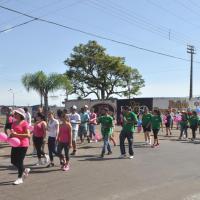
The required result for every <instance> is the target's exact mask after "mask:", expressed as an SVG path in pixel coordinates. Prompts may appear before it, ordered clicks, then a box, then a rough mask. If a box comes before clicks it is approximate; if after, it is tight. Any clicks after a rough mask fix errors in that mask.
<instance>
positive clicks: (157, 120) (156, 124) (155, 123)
mask: <svg viewBox="0 0 200 200" xmlns="http://www.w3.org/2000/svg"><path fill="white" fill-rule="evenodd" d="M151 125H152V131H153V136H154V143H153V145H152V146H151V147H152V148H154V147H158V146H159V141H158V133H159V130H160V127H162V130H163V125H162V118H161V113H160V111H159V110H157V109H155V110H154V111H153V116H152V118H151Z"/></svg>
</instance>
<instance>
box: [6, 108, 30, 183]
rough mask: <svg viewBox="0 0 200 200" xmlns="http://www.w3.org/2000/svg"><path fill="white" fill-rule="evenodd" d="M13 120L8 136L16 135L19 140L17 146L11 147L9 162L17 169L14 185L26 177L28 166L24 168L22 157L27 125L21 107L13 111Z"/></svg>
mask: <svg viewBox="0 0 200 200" xmlns="http://www.w3.org/2000/svg"><path fill="white" fill-rule="evenodd" d="M13 113H14V118H15V121H14V122H13V124H12V126H11V130H10V137H16V138H18V139H19V140H20V145H19V146H18V147H12V149H11V163H12V164H13V165H14V166H15V167H16V168H17V170H18V178H17V180H16V181H14V183H13V184H14V185H19V184H21V183H23V178H25V177H27V176H28V174H29V172H30V168H24V158H25V156H26V152H27V149H28V146H29V138H30V132H29V129H28V127H29V125H28V123H27V122H26V121H25V111H24V110H23V109H22V108H18V109H16V110H14V111H13Z"/></svg>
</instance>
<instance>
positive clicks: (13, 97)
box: [8, 88, 15, 109]
mask: <svg viewBox="0 0 200 200" xmlns="http://www.w3.org/2000/svg"><path fill="white" fill-rule="evenodd" d="M8 91H9V92H11V93H12V100H13V109H14V106H15V93H14V91H13V89H11V88H10V89H9V90H8Z"/></svg>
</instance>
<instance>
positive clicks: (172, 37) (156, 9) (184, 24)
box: [0, 0, 200, 105]
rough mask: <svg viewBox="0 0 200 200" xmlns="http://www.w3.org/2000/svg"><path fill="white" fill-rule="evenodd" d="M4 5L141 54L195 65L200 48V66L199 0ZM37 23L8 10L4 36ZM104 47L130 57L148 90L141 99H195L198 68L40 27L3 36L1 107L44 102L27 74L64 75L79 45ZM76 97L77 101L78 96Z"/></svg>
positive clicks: (1, 23)
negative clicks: (191, 49) (29, 86)
mask: <svg viewBox="0 0 200 200" xmlns="http://www.w3.org/2000/svg"><path fill="white" fill-rule="evenodd" d="M0 5H3V6H6V7H9V8H12V9H16V10H19V11H21V12H24V13H27V14H30V15H33V16H36V17H42V18H44V19H48V20H51V21H55V22H58V23H61V24H64V25H67V26H70V27H73V28H77V29H81V30H83V31H87V32H91V33H94V34H98V35H101V36H105V37H108V38H111V39H115V40H119V41H123V42H126V43H130V44H133V45H136V46H139V47H143V48H147V49H151V50H155V51H159V52H163V53H167V54H170V55H174V56H177V57H181V58H185V59H189V58H190V56H189V55H188V54H187V51H186V48H187V44H192V45H194V46H195V48H196V54H195V55H194V60H195V61H200V58H199V51H198V49H199V47H200V39H199V35H200V23H199V20H198V19H199V17H200V14H199V9H200V2H199V1H198V0H164V1H163V0H140V1H136V0H123V1H120V0H37V1H33V0H0ZM27 20H29V18H27V17H24V16H20V15H18V14H16V13H12V12H10V11H7V10H3V9H0V30H4V29H6V28H9V27H11V26H13V25H16V24H20V23H22V22H25V21H27ZM88 40H96V41H97V42H98V43H99V44H100V45H102V46H104V47H105V48H106V49H107V52H108V53H109V54H110V55H114V56H122V57H125V58H126V64H127V65H129V66H132V67H135V68H137V69H138V70H139V71H140V73H141V74H142V75H143V78H144V79H145V84H146V86H145V87H144V88H143V89H142V90H141V95H140V97H169V96H170V97H172V96H176V97H177V96H188V94H189V68H190V63H189V62H186V61H181V60H176V59H172V58H168V57H163V56H160V55H157V54H152V53H149V52H145V51H141V50H138V49H135V48H132V47H128V46H124V45H121V44H116V43H113V42H110V41H105V40H102V39H98V38H95V37H91V36H88V35H84V34H81V33H78V32H73V31H70V30H67V29H63V28H60V27H56V26H53V25H50V24H46V23H44V22H39V21H35V22H32V23H29V24H27V25H25V26H21V27H19V28H15V29H13V30H11V31H8V32H4V33H1V34H0V91H1V94H2V95H1V98H0V105H3V104H4V105H8V104H12V93H11V92H9V91H8V90H9V89H10V88H12V90H13V91H14V94H15V104H17V105H34V104H38V103H39V96H38V95H37V93H35V92H30V93H27V92H26V90H25V89H24V87H23V85H22V84H21V77H22V75H23V74H25V73H29V72H31V73H33V72H36V71H38V70H43V71H45V72H46V73H52V72H58V73H63V72H65V70H66V69H67V67H66V66H65V65H64V64H63V61H64V60H65V59H66V58H67V57H69V55H70V53H71V52H72V49H73V47H74V46H75V45H78V44H79V43H87V42H88ZM199 65H200V64H199V63H194V89H193V93H194V95H199V94H200V92H199V89H200V80H199V72H200V69H199ZM63 94H64V92H63V91H57V92H54V93H53V94H50V96H52V95H54V96H59V98H57V99H52V98H50V104H51V105H53V104H57V105H60V102H61V101H62V100H63V99H64V96H63ZM71 98H73V96H72V97H71Z"/></svg>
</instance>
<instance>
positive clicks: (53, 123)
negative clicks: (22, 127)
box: [47, 111, 59, 167]
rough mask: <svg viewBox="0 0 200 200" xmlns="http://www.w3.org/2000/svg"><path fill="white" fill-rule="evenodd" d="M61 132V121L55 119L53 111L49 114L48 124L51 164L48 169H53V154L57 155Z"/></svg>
mask: <svg viewBox="0 0 200 200" xmlns="http://www.w3.org/2000/svg"><path fill="white" fill-rule="evenodd" d="M58 132H59V121H58V120H57V119H55V118H54V113H53V112H52V111H49V112H48V123H47V134H48V149H49V157H50V163H49V164H48V165H47V167H53V166H54V162H53V154H56V139H57V136H58Z"/></svg>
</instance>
